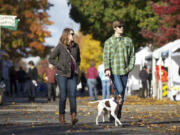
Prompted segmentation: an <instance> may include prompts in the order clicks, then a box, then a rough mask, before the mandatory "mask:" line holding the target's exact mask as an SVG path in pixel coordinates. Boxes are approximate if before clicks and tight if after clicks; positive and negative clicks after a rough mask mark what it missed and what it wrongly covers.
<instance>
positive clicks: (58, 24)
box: [46, 0, 79, 46]
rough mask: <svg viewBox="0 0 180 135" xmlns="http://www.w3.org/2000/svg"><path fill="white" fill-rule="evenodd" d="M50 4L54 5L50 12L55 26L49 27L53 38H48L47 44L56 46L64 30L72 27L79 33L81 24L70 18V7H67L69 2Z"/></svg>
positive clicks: (59, 1) (55, 0)
mask: <svg viewBox="0 0 180 135" xmlns="http://www.w3.org/2000/svg"><path fill="white" fill-rule="evenodd" d="M49 2H50V3H52V4H53V5H54V6H52V7H51V8H50V10H48V14H49V16H50V18H49V19H50V20H51V21H53V22H54V24H53V25H50V26H48V30H49V31H50V32H51V36H52V37H50V38H46V44H47V45H51V46H56V45H57V43H58V41H59V38H60V36H61V34H62V31H63V29H64V28H66V27H70V28H73V29H74V31H75V32H77V31H78V30H79V24H77V23H75V22H74V21H73V20H72V19H71V18H70V17H69V11H70V7H69V6H68V5H67V0H49Z"/></svg>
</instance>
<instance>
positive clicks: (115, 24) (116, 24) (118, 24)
mask: <svg viewBox="0 0 180 135" xmlns="http://www.w3.org/2000/svg"><path fill="white" fill-rule="evenodd" d="M119 26H124V22H123V21H122V20H121V19H119V20H116V21H114V22H113V28H116V27H119Z"/></svg>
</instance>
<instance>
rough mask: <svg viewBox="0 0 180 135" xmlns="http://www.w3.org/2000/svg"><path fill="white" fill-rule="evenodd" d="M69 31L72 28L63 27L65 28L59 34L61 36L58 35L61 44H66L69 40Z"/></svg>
mask: <svg viewBox="0 0 180 135" xmlns="http://www.w3.org/2000/svg"><path fill="white" fill-rule="evenodd" d="M71 31H73V32H74V30H73V29H71V28H65V29H64V30H63V32H62V35H61V37H60V42H61V43H62V44H64V45H67V44H68V41H69V39H68V36H69V34H70V32H71Z"/></svg>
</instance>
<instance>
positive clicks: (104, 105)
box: [89, 95, 122, 126]
mask: <svg viewBox="0 0 180 135" xmlns="http://www.w3.org/2000/svg"><path fill="white" fill-rule="evenodd" d="M97 102H98V103H99V104H98V106H97V107H98V114H97V117H96V125H99V117H100V116H101V114H102V113H103V122H105V118H104V116H105V112H106V111H107V112H108V116H109V117H110V113H111V115H112V116H113V117H114V119H115V126H118V124H119V125H122V123H121V121H120V120H119V119H118V118H117V111H118V109H119V105H120V104H122V96H121V95H117V96H114V97H113V98H110V99H103V100H98V101H94V102H89V103H97Z"/></svg>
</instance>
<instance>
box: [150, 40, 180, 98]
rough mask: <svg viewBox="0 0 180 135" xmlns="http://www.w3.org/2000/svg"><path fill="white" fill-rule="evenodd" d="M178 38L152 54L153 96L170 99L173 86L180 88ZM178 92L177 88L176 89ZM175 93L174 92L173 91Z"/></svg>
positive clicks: (179, 41) (179, 45)
mask: <svg viewBox="0 0 180 135" xmlns="http://www.w3.org/2000/svg"><path fill="white" fill-rule="evenodd" d="M179 67H180V39H178V40H175V41H174V42H170V43H167V44H166V45H164V46H163V47H161V48H158V49H157V50H155V51H154V52H153V54H152V84H153V98H157V99H162V98H163V96H167V97H169V98H170V99H172V97H173V95H172V91H173V90H174V87H176V88H177V87H179V88H180V76H179V74H178V70H179ZM176 91H177V93H178V89H177V90H176ZM175 93H176V92H175Z"/></svg>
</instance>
